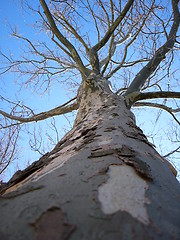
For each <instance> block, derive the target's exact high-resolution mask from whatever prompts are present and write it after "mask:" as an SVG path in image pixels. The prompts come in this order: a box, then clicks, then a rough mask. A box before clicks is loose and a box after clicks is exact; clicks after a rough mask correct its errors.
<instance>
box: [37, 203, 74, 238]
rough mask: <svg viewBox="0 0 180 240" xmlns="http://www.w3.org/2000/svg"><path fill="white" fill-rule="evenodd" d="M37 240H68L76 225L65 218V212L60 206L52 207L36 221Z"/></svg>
mask: <svg viewBox="0 0 180 240" xmlns="http://www.w3.org/2000/svg"><path fill="white" fill-rule="evenodd" d="M32 225H33V227H34V228H35V238H34V239H35V240H42V239H43V240H49V239H53V240H66V239H69V237H70V235H71V234H72V233H73V232H74V230H75V228H76V226H75V225H74V224H69V223H67V222H66V220H65V213H63V212H62V210H61V209H60V208H57V207H52V208H50V209H48V210H47V211H46V212H44V213H43V214H42V215H41V216H40V217H39V218H38V219H37V220H36V221H35V222H34V223H32Z"/></svg>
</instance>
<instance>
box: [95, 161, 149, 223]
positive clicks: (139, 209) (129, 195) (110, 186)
mask: <svg viewBox="0 0 180 240" xmlns="http://www.w3.org/2000/svg"><path fill="white" fill-rule="evenodd" d="M108 174H109V179H108V181H107V183H105V184H103V185H102V186H101V187H99V189H98V193H99V194H98V198H99V201H100V202H101V205H102V210H103V212H104V213H105V214H112V213H115V212H117V211H119V210H121V211H126V212H128V213H129V214H131V215H132V216H133V217H134V218H136V219H137V220H138V221H141V222H142V223H143V224H145V225H148V224H149V217H148V213H147V210H146V206H145V204H147V203H148V204H149V203H150V201H149V200H148V198H147V197H146V196H145V194H146V190H147V189H148V184H147V183H146V181H145V180H144V179H142V178H141V177H139V176H138V175H137V173H136V172H135V171H134V169H133V168H132V167H130V166H127V165H124V166H123V165H122V166H113V165H112V166H110V167H109V171H108Z"/></svg>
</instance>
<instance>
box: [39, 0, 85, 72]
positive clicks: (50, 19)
mask: <svg viewBox="0 0 180 240" xmlns="http://www.w3.org/2000/svg"><path fill="white" fill-rule="evenodd" d="M39 1H40V4H41V6H42V8H43V10H44V13H45V15H46V17H47V19H48V22H49V24H50V26H51V29H52V32H53V33H54V35H55V36H56V37H57V38H58V40H59V41H60V42H61V43H62V44H63V45H64V46H65V47H66V48H68V50H69V51H70V52H71V54H72V57H73V60H74V61H75V62H76V64H77V65H78V67H79V70H80V72H81V74H82V75H86V68H85V66H84V64H83V62H82V60H81V58H80V56H79V54H78V52H77V51H76V49H75V47H74V46H73V45H72V44H71V43H70V42H69V41H68V40H67V39H66V38H65V37H64V36H63V35H62V34H61V33H60V31H59V29H58V28H57V26H56V24H55V21H54V19H53V17H52V14H51V13H50V11H49V8H48V6H47V4H46V2H45V1H44V0H39Z"/></svg>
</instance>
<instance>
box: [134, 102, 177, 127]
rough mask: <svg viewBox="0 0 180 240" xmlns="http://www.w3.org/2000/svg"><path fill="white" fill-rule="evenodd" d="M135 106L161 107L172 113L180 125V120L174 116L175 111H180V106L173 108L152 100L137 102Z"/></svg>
mask: <svg viewBox="0 0 180 240" xmlns="http://www.w3.org/2000/svg"><path fill="white" fill-rule="evenodd" d="M133 107H153V108H160V109H163V110H165V111H166V112H168V113H169V114H171V116H172V117H173V118H174V120H175V121H176V122H177V123H178V124H179V125H180V121H179V120H178V119H177V118H176V117H175V116H174V114H173V113H177V112H180V108H178V109H172V108H169V107H167V106H165V105H163V104H159V103H151V102H137V103H135V104H134V105H133Z"/></svg>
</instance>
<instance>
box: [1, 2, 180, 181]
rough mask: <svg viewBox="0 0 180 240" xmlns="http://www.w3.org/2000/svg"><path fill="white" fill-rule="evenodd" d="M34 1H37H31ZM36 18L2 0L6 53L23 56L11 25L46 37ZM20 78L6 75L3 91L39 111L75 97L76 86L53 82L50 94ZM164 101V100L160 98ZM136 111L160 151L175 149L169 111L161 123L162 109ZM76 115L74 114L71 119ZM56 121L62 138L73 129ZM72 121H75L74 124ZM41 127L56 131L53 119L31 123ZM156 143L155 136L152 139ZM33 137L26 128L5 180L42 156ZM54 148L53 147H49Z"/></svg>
mask: <svg viewBox="0 0 180 240" xmlns="http://www.w3.org/2000/svg"><path fill="white" fill-rule="evenodd" d="M31 2H32V3H33V4H34V2H33V1H31ZM35 20H36V16H35V15H34V14H32V13H29V12H28V11H27V10H26V9H24V10H22V8H21V1H20V0H19V1H15V0H8V1H4V0H3V1H2V2H1V5H0V26H1V27H0V36H1V38H0V50H1V51H2V52H3V53H5V54H9V53H11V54H13V56H19V54H20V52H21V50H22V48H23V44H22V42H21V41H18V40H17V39H14V38H13V37H11V36H10V33H11V30H10V27H9V24H10V25H11V26H12V27H15V26H16V28H17V31H18V33H20V34H25V35H26V36H28V37H30V38H31V39H35V38H39V37H42V38H43V37H46V36H45V33H40V34H39V33H37V32H35V31H34V29H33V28H32V25H31V24H32V23H33V22H34V21H35ZM16 80H17V75H16V74H6V75H4V76H1V78H0V81H1V85H0V93H1V94H2V95H3V96H4V97H7V98H8V99H10V100H17V99H23V101H24V103H25V104H26V105H27V106H29V107H31V108H32V109H33V110H34V111H35V112H36V113H38V112H41V111H46V110H49V109H51V108H54V107H56V106H59V105H61V104H63V103H64V102H66V101H68V100H69V99H70V98H71V97H74V96H75V92H73V90H74V89H73V88H72V89H71V88H69V87H68V88H67V87H65V85H64V86H63V85H58V84H57V85H52V88H51V89H50V90H49V91H48V92H47V93H46V94H36V93H35V92H34V91H33V90H32V89H31V88H23V91H20V90H21V88H20V86H19V85H18V86H16V85H15V82H16ZM18 81H19V82H21V81H23V78H22V79H18ZM178 90H179V89H177V91H178ZM160 102H162V100H161V101H160ZM1 104H2V102H0V108H1V109H4V110H6V111H8V110H9V109H8V108H7V105H4V104H3V105H1ZM134 113H135V114H136V116H137V124H138V125H139V126H140V127H141V128H142V129H143V130H144V132H145V134H147V135H148V136H150V134H151V133H152V132H154V134H155V136H156V137H155V138H154V139H155V140H154V141H155V142H154V143H155V145H156V146H157V150H158V151H160V152H161V150H162V151H163V153H164V154H166V153H167V152H168V151H169V150H170V149H171V148H172V149H173V148H175V146H176V145H175V144H174V145H173V146H172V144H170V142H168V136H167V133H168V131H169V127H168V126H170V125H171V124H172V117H171V116H169V115H168V114H167V113H164V112H163V113H162V114H161V115H160V118H159V121H158V123H157V124H156V125H155V119H156V118H157V114H158V113H159V110H154V109H147V108H146V109H144V110H142V111H139V109H135V110H134ZM71 119H73V117H70V121H71ZM56 124H57V128H58V131H59V137H60V138H61V137H62V136H63V135H64V133H65V132H66V131H67V130H68V129H70V124H69V122H68V121H67V119H66V118H65V117H64V116H60V117H56ZM71 124H72V123H71ZM39 126H41V130H39V131H43V132H44V134H46V132H50V135H51V134H53V131H52V132H51V128H50V125H49V121H44V122H43V123H37V124H35V123H31V124H29V130H30V131H33V128H34V127H36V128H37V135H38V128H39ZM149 139H150V141H151V142H152V139H151V138H149ZM43 140H44V141H45V142H44V144H45V146H46V145H47V140H45V137H44V139H43ZM28 142H29V137H28V135H27V129H26V131H25V130H24V131H23V132H22V134H21V138H20V142H19V146H20V149H19V155H20V160H19V161H18V163H15V164H14V165H12V167H11V168H10V170H8V171H7V172H6V174H5V175H4V180H5V181H6V180H7V179H8V178H9V177H10V176H11V175H12V174H13V172H14V171H15V170H17V168H20V169H23V168H24V167H25V166H26V165H27V162H29V163H31V162H33V161H35V160H37V159H38V157H39V155H38V154H37V153H35V152H32V151H31V150H30V147H29V144H28ZM49 150H50V149H49ZM174 162H175V163H176V166H178V161H177V160H175V159H174Z"/></svg>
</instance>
